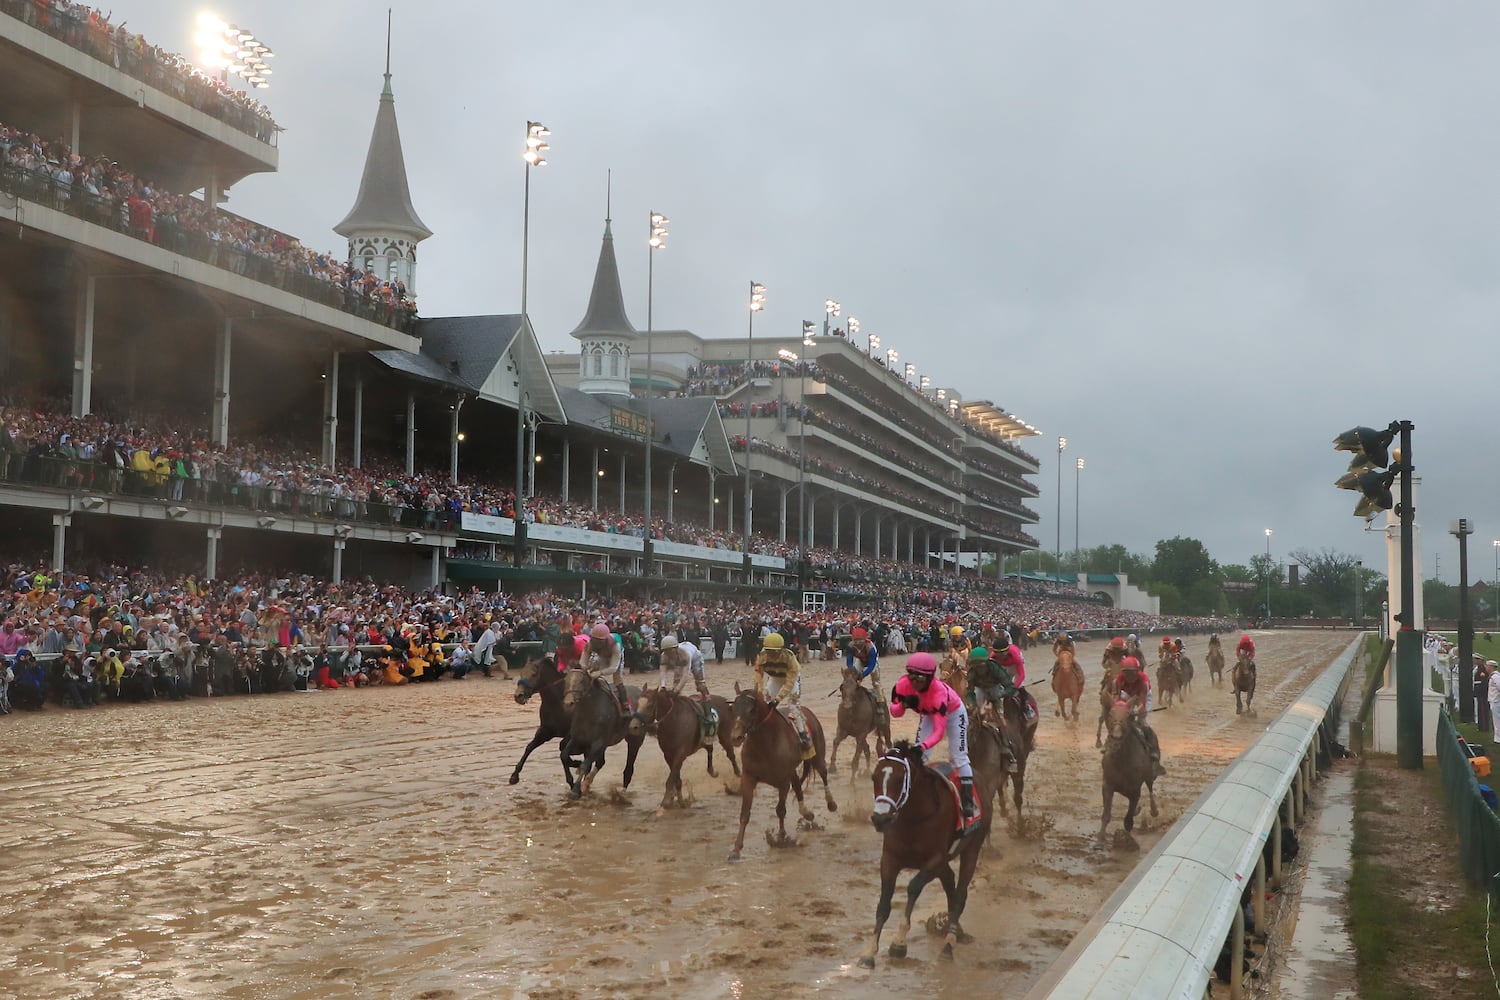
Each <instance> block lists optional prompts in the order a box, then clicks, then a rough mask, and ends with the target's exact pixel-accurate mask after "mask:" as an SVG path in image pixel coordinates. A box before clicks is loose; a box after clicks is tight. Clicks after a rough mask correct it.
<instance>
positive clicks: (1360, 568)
mask: <svg viewBox="0 0 1500 1000" xmlns="http://www.w3.org/2000/svg"><path fill="white" fill-rule="evenodd" d="M1364 589H1365V561H1364V560H1363V559H1356V560H1354V627H1355V628H1356V629H1358V628H1359V617H1360V615H1359V613H1360V611H1361V605H1362V604H1363V603H1364V594H1363V591H1364Z"/></svg>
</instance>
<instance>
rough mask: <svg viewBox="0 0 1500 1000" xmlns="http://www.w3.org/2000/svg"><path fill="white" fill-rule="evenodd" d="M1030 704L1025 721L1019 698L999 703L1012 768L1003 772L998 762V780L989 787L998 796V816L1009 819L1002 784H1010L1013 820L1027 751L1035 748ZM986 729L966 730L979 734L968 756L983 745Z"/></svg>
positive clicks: (1023, 786) (1018, 811) (1021, 792)
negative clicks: (1011, 753) (1013, 762)
mask: <svg viewBox="0 0 1500 1000" xmlns="http://www.w3.org/2000/svg"><path fill="white" fill-rule="evenodd" d="M1024 694H1025V695H1026V697H1027V698H1028V699H1030V697H1031V692H1029V691H1026V692H1024ZM1030 704H1031V708H1032V716H1031V718H1030V719H1029V720H1028V719H1027V718H1026V710H1025V709H1024V708H1023V707H1022V706H1021V702H1020V699H1019V698H1006V699H1005V701H1004V703H1003V706H1002V712H1003V713H1004V716H1005V731H1006V733H1008V734H1010V736H1011V746H1012V747H1013V748H1014V749H1015V753H1016V769H1015V770H1014V771H1007V770H1006V769H1005V767H1004V765H1003V763H1002V765H1001V767H1000V775H1001V777H1000V780H999V781H997V782H996V783H995V784H994V786H993V787H994V789H995V794H996V795H998V796H999V797H1000V815H1002V816H1009V815H1010V810H1009V809H1007V808H1006V806H1005V783H1006V782H1010V789H1011V798H1013V799H1015V802H1016V819H1017V820H1020V818H1021V804H1022V799H1024V798H1025V795H1026V761H1027V760H1029V759H1030V758H1031V751H1033V750H1035V749H1036V726H1037V722H1038V719H1039V713H1037V711H1036V704H1035V702H1034V701H1032V702H1030ZM986 730H988V731H990V732H994V730H993V729H992V728H991V727H989V726H976V727H974V728H973V729H971V730H970V732H976V733H979V734H980V735H979V736H976V737H975V738H974V740H973V744H974V746H972V747H970V753H971V754H972V753H973V751H974V749H975V748H977V747H981V746H982V745H983V744H982V743H981V737H982V736H983V735H984V732H985V731H986ZM995 740H996V743H997V745H998V742H999V734H998V733H996V735H995Z"/></svg>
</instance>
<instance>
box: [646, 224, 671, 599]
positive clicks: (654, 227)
mask: <svg viewBox="0 0 1500 1000" xmlns="http://www.w3.org/2000/svg"><path fill="white" fill-rule="evenodd" d="M649 233H650V235H649V236H648V237H647V238H646V261H647V263H646V389H645V391H646V503H645V507H646V533H645V535H644V536H643V537H642V538H641V570H642V572H643V573H644V574H645V575H646V576H650V575H651V446H652V444H653V443H654V442H653V439H654V438H655V437H656V428H655V427H653V426H652V425H651V381H652V378H653V374H652V373H653V370H654V369H653V366H652V362H653V355H652V353H651V329H652V322H651V305H652V301H653V299H654V296H655V287H656V252H657V251H658V250H661V249H664V248H665V247H666V245H667V217H666V216H665V215H662V214H661V213H660V212H652V213H651V225H650V228H649Z"/></svg>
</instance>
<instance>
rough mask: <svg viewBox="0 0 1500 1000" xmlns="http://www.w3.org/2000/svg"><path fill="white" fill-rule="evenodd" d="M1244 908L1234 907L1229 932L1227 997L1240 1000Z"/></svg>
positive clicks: (1243, 947)
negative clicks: (1231, 928) (1232, 921)
mask: <svg viewBox="0 0 1500 1000" xmlns="http://www.w3.org/2000/svg"><path fill="white" fill-rule="evenodd" d="M1244 969H1245V908H1244V907H1243V906H1241V905H1240V904H1239V903H1238V902H1236V903H1235V905H1234V929H1233V930H1231V931H1230V932H1229V996H1230V998H1231V1000H1240V997H1243V996H1244V995H1245V994H1244V988H1245V984H1244V975H1245V973H1244Z"/></svg>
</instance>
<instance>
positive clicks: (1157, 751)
mask: <svg viewBox="0 0 1500 1000" xmlns="http://www.w3.org/2000/svg"><path fill="white" fill-rule="evenodd" d="M1145 734H1146V749H1147V750H1149V751H1151V770H1152V772H1153V773H1154V774H1155V776H1156V777H1158V778H1160V777H1162V776H1163V775H1165V774H1166V773H1167V769H1166V768H1164V767H1162V766H1161V742H1160V741H1159V740H1157V738H1156V730H1154V729H1152V728H1150V727H1149V726H1148V727H1146V730H1145Z"/></svg>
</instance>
